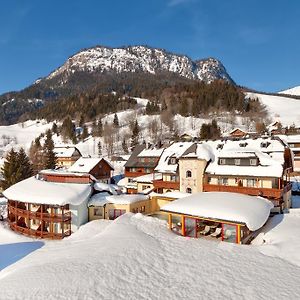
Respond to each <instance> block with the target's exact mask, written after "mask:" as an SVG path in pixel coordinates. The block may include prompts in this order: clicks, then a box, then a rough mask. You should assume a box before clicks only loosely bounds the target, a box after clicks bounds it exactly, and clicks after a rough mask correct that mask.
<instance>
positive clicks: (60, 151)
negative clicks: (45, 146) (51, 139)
mask: <svg viewBox="0 0 300 300" xmlns="http://www.w3.org/2000/svg"><path fill="white" fill-rule="evenodd" d="M75 151H78V153H79V154H80V152H79V150H78V149H77V148H76V147H74V146H57V147H54V149H53V152H54V153H55V155H56V157H58V158H60V157H72V156H73V154H74V152H75Z"/></svg>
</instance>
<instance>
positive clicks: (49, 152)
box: [44, 130, 56, 169]
mask: <svg viewBox="0 0 300 300" xmlns="http://www.w3.org/2000/svg"><path fill="white" fill-rule="evenodd" d="M53 149H54V143H53V140H52V135H51V131H50V130H47V132H46V140H45V144H44V168H45V169H55V167H56V156H55V153H54V151H53Z"/></svg>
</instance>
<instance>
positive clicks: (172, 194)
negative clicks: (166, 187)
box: [150, 191, 191, 199]
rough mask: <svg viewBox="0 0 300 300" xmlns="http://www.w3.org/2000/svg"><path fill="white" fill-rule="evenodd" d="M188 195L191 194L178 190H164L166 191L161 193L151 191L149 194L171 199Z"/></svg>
mask: <svg viewBox="0 0 300 300" xmlns="http://www.w3.org/2000/svg"><path fill="white" fill-rule="evenodd" d="M190 195H191V194H189V193H185V192H180V191H173V192H166V193H163V194H160V193H155V192H152V193H151V194H150V196H152V197H159V196H161V197H166V198H173V199H179V198H184V197H187V196H190Z"/></svg>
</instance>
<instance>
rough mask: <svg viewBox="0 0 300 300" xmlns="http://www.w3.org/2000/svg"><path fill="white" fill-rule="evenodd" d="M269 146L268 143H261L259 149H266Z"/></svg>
mask: <svg viewBox="0 0 300 300" xmlns="http://www.w3.org/2000/svg"><path fill="white" fill-rule="evenodd" d="M270 144H271V143H270V142H261V143H260V147H261V148H268V147H269V145H270Z"/></svg>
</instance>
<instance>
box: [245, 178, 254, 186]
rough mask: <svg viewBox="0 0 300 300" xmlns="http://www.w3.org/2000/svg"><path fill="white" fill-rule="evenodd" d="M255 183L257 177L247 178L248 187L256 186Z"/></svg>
mask: <svg viewBox="0 0 300 300" xmlns="http://www.w3.org/2000/svg"><path fill="white" fill-rule="evenodd" d="M255 183H256V180H255V179H252V178H251V179H247V186H248V187H255Z"/></svg>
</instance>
